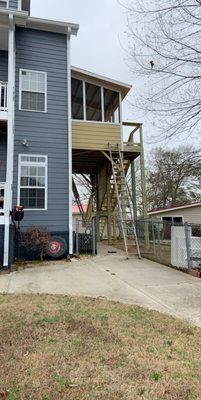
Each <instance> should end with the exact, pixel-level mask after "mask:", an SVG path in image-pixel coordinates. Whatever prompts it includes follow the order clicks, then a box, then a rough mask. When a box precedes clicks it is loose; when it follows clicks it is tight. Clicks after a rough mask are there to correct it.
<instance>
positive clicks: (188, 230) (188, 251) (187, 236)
mask: <svg viewBox="0 0 201 400" xmlns="http://www.w3.org/2000/svg"><path fill="white" fill-rule="evenodd" d="M185 239H186V254H187V263H188V269H191V227H190V225H189V224H188V223H187V222H185Z"/></svg>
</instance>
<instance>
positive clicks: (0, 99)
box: [0, 81, 8, 111]
mask: <svg viewBox="0 0 201 400" xmlns="http://www.w3.org/2000/svg"><path fill="white" fill-rule="evenodd" d="M7 93H8V84H7V82H2V81H0V111H7V110H8V108H7V107H8V105H7Z"/></svg>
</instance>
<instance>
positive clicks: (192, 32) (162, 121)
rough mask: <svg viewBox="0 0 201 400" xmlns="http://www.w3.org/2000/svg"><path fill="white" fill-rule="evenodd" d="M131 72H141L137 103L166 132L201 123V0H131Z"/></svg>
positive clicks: (189, 129) (190, 128)
mask: <svg viewBox="0 0 201 400" xmlns="http://www.w3.org/2000/svg"><path fill="white" fill-rule="evenodd" d="M126 8H127V14H128V27H129V31H128V36H129V53H130V55H131V63H132V67H131V68H132V71H133V73H134V74H135V75H136V74H138V75H140V76H142V77H143V79H144V80H143V82H145V84H144V95H143V97H142V96H140V98H139V97H138V98H137V101H136V103H135V106H138V107H140V108H142V109H144V110H146V111H147V112H152V113H153V112H154V113H155V115H156V120H157V119H158V122H159V127H160V128H161V129H162V131H163V132H165V134H166V137H172V136H173V135H176V134H181V133H182V135H184V134H191V133H192V132H193V131H196V129H198V127H199V126H200V125H201V124H200V120H201V0H155V1H154V0H132V2H131V4H130V5H127V6H126Z"/></svg>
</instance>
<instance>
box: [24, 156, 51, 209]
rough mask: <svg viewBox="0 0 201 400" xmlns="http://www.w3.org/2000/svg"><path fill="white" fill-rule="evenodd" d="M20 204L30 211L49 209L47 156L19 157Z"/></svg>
mask: <svg viewBox="0 0 201 400" xmlns="http://www.w3.org/2000/svg"><path fill="white" fill-rule="evenodd" d="M18 203H19V204H20V205H21V206H24V208H26V209H29V210H46V209H47V156H39V155H38V156H33V155H20V156H19V193H18Z"/></svg>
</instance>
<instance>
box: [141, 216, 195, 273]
mask: <svg viewBox="0 0 201 400" xmlns="http://www.w3.org/2000/svg"><path fill="white" fill-rule="evenodd" d="M136 228H137V235H138V240H139V245H140V251H141V255H142V256H143V257H145V258H148V259H150V260H153V261H156V262H159V263H161V264H164V265H168V266H173V267H176V268H179V269H184V270H188V269H189V270H190V269H198V270H201V224H187V223H186V224H175V223H173V222H168V221H161V220H153V219H147V220H138V221H137V222H136Z"/></svg>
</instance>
